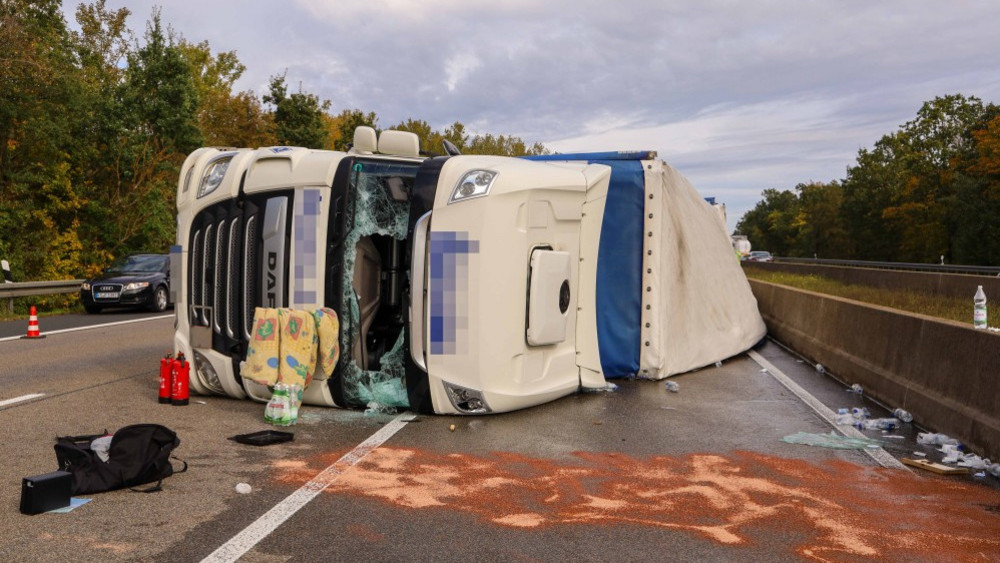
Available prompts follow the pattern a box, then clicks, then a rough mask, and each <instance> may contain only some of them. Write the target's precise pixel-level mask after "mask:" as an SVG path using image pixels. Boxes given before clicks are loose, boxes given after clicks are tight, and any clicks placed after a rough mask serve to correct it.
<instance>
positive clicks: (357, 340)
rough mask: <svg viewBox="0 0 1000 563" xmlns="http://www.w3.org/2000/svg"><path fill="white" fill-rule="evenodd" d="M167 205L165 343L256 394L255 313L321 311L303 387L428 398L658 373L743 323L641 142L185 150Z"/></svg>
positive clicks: (730, 289) (328, 395) (210, 374)
mask: <svg viewBox="0 0 1000 563" xmlns="http://www.w3.org/2000/svg"><path fill="white" fill-rule="evenodd" d="M453 152H454V151H453ZM177 210H178V233H177V244H176V245H175V246H174V247H173V248H172V253H173V255H174V256H173V260H172V264H173V268H174V271H173V273H172V276H173V279H174V284H173V290H174V291H175V295H174V303H175V304H176V308H175V310H176V316H177V319H176V326H177V328H176V333H175V336H174V347H175V351H177V352H183V353H184V354H185V355H186V356H187V357H188V358H190V359H191V361H192V364H193V369H192V370H191V381H190V385H191V389H192V390H193V391H195V392H197V393H201V394H221V395H228V396H230V397H234V398H252V399H256V400H260V401H266V400H267V399H268V398H269V397H270V395H271V391H272V388H271V387H270V386H269V385H268V384H267V383H266V382H263V383H262V382H261V381H260V380H259V378H258V379H255V378H251V377H245V375H246V370H247V362H246V361H247V354H248V351H249V350H250V348H251V339H252V336H253V331H254V318H255V315H256V316H258V317H260V315H261V311H262V310H286V311H287V310H299V311H314V312H315V311H316V310H326V311H329V310H332V311H334V312H335V313H336V317H337V319H338V321H339V333H338V334H337V336H336V338H337V339H338V344H339V352H340V354H339V358H334V360H335V364H334V365H333V366H332V369H331V370H330V371H329V373H321V370H317V371H316V373H315V375H314V376H313V378H312V380H311V382H309V384H308V385H307V386H306V388H305V389H304V391H303V396H302V399H303V402H304V403H306V404H312V405H326V406H336V407H365V406H367V405H369V404H370V403H372V402H375V403H378V404H381V405H387V406H395V407H400V408H408V409H411V410H414V411H418V412H428V413H442V414H485V413H498V412H507V411H511V410H516V409H520V408H525V407H529V406H533V405H537V404H541V403H544V402H547V401H551V400H553V399H556V398H559V397H562V396H565V395H568V394H571V393H574V392H577V391H579V390H581V389H588V388H592V389H596V388H603V387H605V386H606V385H607V382H606V380H607V379H611V378H621V377H639V378H647V379H662V378H665V377H668V376H671V375H674V374H679V373H684V372H687V371H690V370H694V369H697V368H700V367H703V366H706V365H709V364H713V363H715V362H717V361H720V360H723V359H726V358H728V357H730V356H733V355H736V354H738V353H740V352H743V351H745V350H746V349H748V348H749V347H751V346H752V345H753V344H755V343H756V342H757V341H758V340H760V339H761V338H762V337H763V336H764V333H765V328H764V324H763V321H762V319H761V317H760V315H759V313H758V311H757V304H756V300H755V299H754V297H753V295H752V293H751V291H750V287H749V284H748V283H747V281H746V279H745V277H744V275H743V273H742V271H741V270H740V267H739V264H738V263H737V261H736V259H735V258H734V256H733V252H732V247H731V245H730V241H729V237H728V235H727V233H726V231H725V225H723V224H722V222H721V221H720V220H719V216H718V214H717V213H716V212H715V211H714V210H713V209H712V208H711V206H710V205H709V204H708V203H706V202H705V201H704V200H703V199H702V198H701V197H700V196H699V195H698V194H697V192H696V191H695V190H694V189H693V188H692V187H691V185H690V184H689V183H688V182H687V180H685V179H684V178H683V177H682V176H681V175H680V174H678V173H677V172H676V171H675V170H674V169H673V168H671V167H670V166H668V165H667V164H665V163H663V162H662V161H659V160H657V159H656V155H655V153H651V152H629V153H589V154H577V155H551V156H545V157H536V158H529V159H526V158H509V157H498V156H471V155H458V154H453V155H449V156H440V157H424V156H421V154H420V151H419V141H418V139H417V137H416V136H415V135H413V134H411V133H407V132H401V131H383V132H382V133H381V134H380V135H377V134H376V132H375V130H374V129H371V128H367V127H361V128H358V130H357V131H356V133H355V137H354V143H353V146H352V148H351V149H350V150H349V151H347V152H335V151H320V150H309V149H304V148H293V147H270V148H261V149H256V150H252V149H238V150H226V149H217V148H202V149H198V150H197V151H195V152H194V153H192V154H191V155H190V156H188V158H187V160H186V161H185V163H184V165H183V168H182V170H181V176H180V182H179V185H178V191H177ZM282 360H283V359H282ZM289 361H295V360H294V359H289ZM298 363H300V364H301V363H302V360H301V358H299V360H298Z"/></svg>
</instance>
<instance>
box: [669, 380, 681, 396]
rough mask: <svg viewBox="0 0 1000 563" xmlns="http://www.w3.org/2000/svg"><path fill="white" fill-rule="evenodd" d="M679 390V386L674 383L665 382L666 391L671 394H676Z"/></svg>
mask: <svg viewBox="0 0 1000 563" xmlns="http://www.w3.org/2000/svg"><path fill="white" fill-rule="evenodd" d="M680 390H681V386H680V385H677V382H676V381H668V382H667V391H670V392H671V393H677V392H679V391H680Z"/></svg>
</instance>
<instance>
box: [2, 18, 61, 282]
mask: <svg viewBox="0 0 1000 563" xmlns="http://www.w3.org/2000/svg"><path fill="white" fill-rule="evenodd" d="M0 45H3V48H2V49H0V257H3V258H5V259H7V260H8V261H10V263H11V266H12V270H13V271H14V274H15V276H16V278H17V279H26V280H34V279H53V278H56V279H58V278H62V279H65V278H70V277H73V273H74V272H73V270H74V269H75V267H76V265H77V262H78V257H77V253H78V251H79V248H80V243H79V240H78V234H77V225H78V221H79V219H78V215H77V212H78V209H79V206H78V197H77V194H76V187H75V185H74V183H73V179H72V174H71V169H70V166H69V163H68V162H69V154H70V153H72V152H73V150H74V145H75V143H76V139H75V135H74V129H75V127H76V125H77V123H78V122H79V116H78V112H79V108H80V100H81V97H80V88H79V80H80V75H79V72H78V68H77V65H76V61H75V60H74V57H73V50H72V36H71V34H70V33H69V31H68V29H67V27H66V23H65V21H64V20H63V18H62V14H61V12H60V9H59V2H57V1H29V0H0Z"/></svg>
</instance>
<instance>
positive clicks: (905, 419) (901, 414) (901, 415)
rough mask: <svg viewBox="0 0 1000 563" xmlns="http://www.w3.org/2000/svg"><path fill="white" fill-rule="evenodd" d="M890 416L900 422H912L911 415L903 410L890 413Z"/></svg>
mask: <svg viewBox="0 0 1000 563" xmlns="http://www.w3.org/2000/svg"><path fill="white" fill-rule="evenodd" d="M892 416H894V417H896V418H898V419H899V420H902V421H903V422H913V415H912V414H910V413H909V412H907V411H904V410H903V409H896V410H894V411H892Z"/></svg>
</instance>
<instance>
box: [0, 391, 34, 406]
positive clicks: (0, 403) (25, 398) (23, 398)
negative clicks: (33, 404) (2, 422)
mask: <svg viewBox="0 0 1000 563" xmlns="http://www.w3.org/2000/svg"><path fill="white" fill-rule="evenodd" d="M44 396H45V393H31V394H30V395H21V396H20V397H14V398H13V399H7V400H6V401H0V407H6V406H7V405H13V404H14V403H23V402H24V401H30V400H32V399H37V398H39V397H44Z"/></svg>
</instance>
